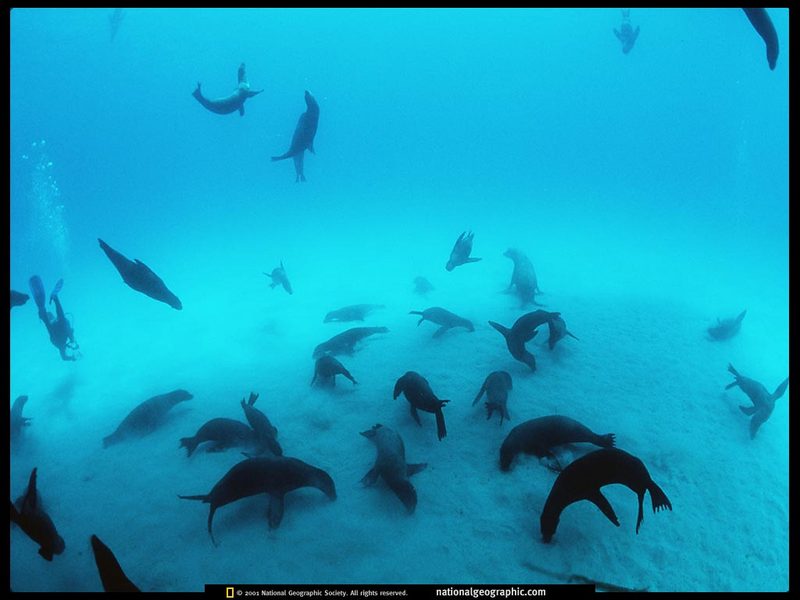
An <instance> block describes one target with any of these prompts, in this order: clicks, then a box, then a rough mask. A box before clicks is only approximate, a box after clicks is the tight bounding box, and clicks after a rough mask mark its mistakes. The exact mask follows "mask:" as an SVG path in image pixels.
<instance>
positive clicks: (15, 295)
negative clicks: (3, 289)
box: [11, 290, 30, 308]
mask: <svg viewBox="0 0 800 600" xmlns="http://www.w3.org/2000/svg"><path fill="white" fill-rule="evenodd" d="M28 298H30V296H28V294H23V293H22V292H15V291H14V290H11V308H14V307H15V306H22V305H23V304H25V303H26V302H27V301H28Z"/></svg>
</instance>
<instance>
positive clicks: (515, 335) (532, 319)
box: [489, 310, 561, 371]
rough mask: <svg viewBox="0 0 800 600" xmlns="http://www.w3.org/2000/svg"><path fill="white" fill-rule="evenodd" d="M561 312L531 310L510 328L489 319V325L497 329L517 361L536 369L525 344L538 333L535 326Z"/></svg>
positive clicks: (534, 359)
mask: <svg viewBox="0 0 800 600" xmlns="http://www.w3.org/2000/svg"><path fill="white" fill-rule="evenodd" d="M560 314H561V313H557V312H547V311H546V310H535V311H533V312H529V313H526V314H524V315H522V316H521V317H520V318H519V319H517V320H516V321H515V322H514V325H512V326H511V329H508V328H506V327H503V326H502V325H500V324H499V323H495V322H494V321H489V325H491V326H492V327H494V328H495V329H496V330H497V331H499V332H500V333H501V334H502V336H503V337H504V338H505V340H506V346H507V347H508V351H509V352H510V353H511V356H513V357H514V358H515V359H517V360H518V361H520V362H522V363H525V364H526V365H528V366H529V367H530V369H531V371H535V370H536V358H535V357H534V356H533V354H531V353H530V352H528V350H527V349H526V348H525V344H526V343H527V342H529V341H531V340H532V339H533V338H534V336H535V335H536V334H537V333H538V332H537V331H536V328H537V327H539V326H540V325H543V324H544V323H547V322H548V321H550V320H551V319H553V318H555V317H557V316H559V315H560Z"/></svg>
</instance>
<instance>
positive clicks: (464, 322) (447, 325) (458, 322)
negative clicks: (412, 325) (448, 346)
mask: <svg viewBox="0 0 800 600" xmlns="http://www.w3.org/2000/svg"><path fill="white" fill-rule="evenodd" d="M408 314H410V315H422V318H421V319H420V320H419V321H418V322H417V327H419V326H420V325H421V324H422V322H423V321H430V322H431V323H436V324H437V325H440V327H439V329H437V330H436V331H434V332H433V337H435V338H438V337H439V336H441V335H442V334H444V333H445V332H446V331H447V330H449V329H452V328H453V327H464V328H465V329H466V330H467V331H475V327H474V326H473V325H472V321H470V320H469V319H465V318H464V317H459V316H458V315H457V314H455V313H451V312H450V311H449V310H445V309H444V308H441V307H439V306H434V307H431V308H426V309H425V310H423V311H419V310H412V311H409V313H408Z"/></svg>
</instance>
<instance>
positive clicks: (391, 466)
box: [361, 423, 428, 514]
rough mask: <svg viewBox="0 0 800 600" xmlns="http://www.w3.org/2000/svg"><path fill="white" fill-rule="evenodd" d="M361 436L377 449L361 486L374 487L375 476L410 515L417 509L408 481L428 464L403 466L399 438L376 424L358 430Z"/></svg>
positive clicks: (404, 464) (393, 432)
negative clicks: (382, 481) (376, 453)
mask: <svg viewBox="0 0 800 600" xmlns="http://www.w3.org/2000/svg"><path fill="white" fill-rule="evenodd" d="M361 435H363V436H364V437H365V438H368V439H370V440H372V441H373V442H375V446H377V450H378V455H377V456H376V457H375V464H374V465H373V466H372V468H371V469H370V470H369V471H367V474H366V475H364V477H363V478H362V479H361V483H362V484H364V485H365V486H370V485H375V482H376V481H377V480H378V477H379V476H380V477H383V480H384V481H385V482H386V485H388V486H389V487H390V488H391V490H392V491H393V492H394V493H395V495H396V496H397V497H398V498H399V499H400V502H402V503H403V506H405V507H406V510H407V511H408V514H412V513H413V512H414V509H416V508H417V490H415V489H414V486H413V485H411V482H410V481H409V480H408V478H409V477H411V476H412V475H414V474H415V473H419V472H420V471H422V469H424V468H425V467H427V466H428V463H417V464H413V465H409V464H406V449H405V446H404V445H403V438H401V437H400V435H399V434H398V433H397V432H396V431H393V430H391V429H389V428H388V427H384V426H383V425H381V424H380V423H378V424H377V425H374V426H373V427H372V429H369V430H367V431H362V432H361Z"/></svg>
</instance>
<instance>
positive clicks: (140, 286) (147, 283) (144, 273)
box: [97, 238, 183, 310]
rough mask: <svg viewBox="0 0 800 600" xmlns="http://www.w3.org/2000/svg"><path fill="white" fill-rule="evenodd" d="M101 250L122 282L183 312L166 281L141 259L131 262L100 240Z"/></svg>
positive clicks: (178, 300) (179, 302)
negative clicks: (117, 272)
mask: <svg viewBox="0 0 800 600" xmlns="http://www.w3.org/2000/svg"><path fill="white" fill-rule="evenodd" d="M97 241H98V242H100V248H102V249H103V252H105V253H106V256H107V257H108V258H109V260H110V261H111V263H112V264H113V265H114V268H115V269H116V270H117V271H119V274H120V275H121V276H122V280H123V281H124V282H125V283H127V284H128V286H129V287H131V288H133V289H134V290H136V291H137V292H141V293H142V294H144V295H145V296H150V297H151V298H153V299H154V300H158V301H159V302H164V303H165V304H169V305H170V306H171V307H172V308H174V309H175V310H181V309H182V308H183V305H182V304H181V301H180V299H179V298H178V297H177V296H176V295H175V294H173V293H172V292H171V291H169V289H167V286H166V284H165V283H164V281H163V280H162V279H161V278H160V277H159V276H158V275H156V274H155V273H153V271H152V270H151V269H150V267H148V266H147V265H146V264H144V263H143V262H142V261H140V260H139V259H136V260H129V259H127V258H126V257H124V256H123V255H122V254H120V253H119V252H117V251H116V250H114V249H113V248H112V247H111V246H109V245H108V244H106V243H105V242H104V241H103V240H101V239H100V238H98V239H97Z"/></svg>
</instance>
